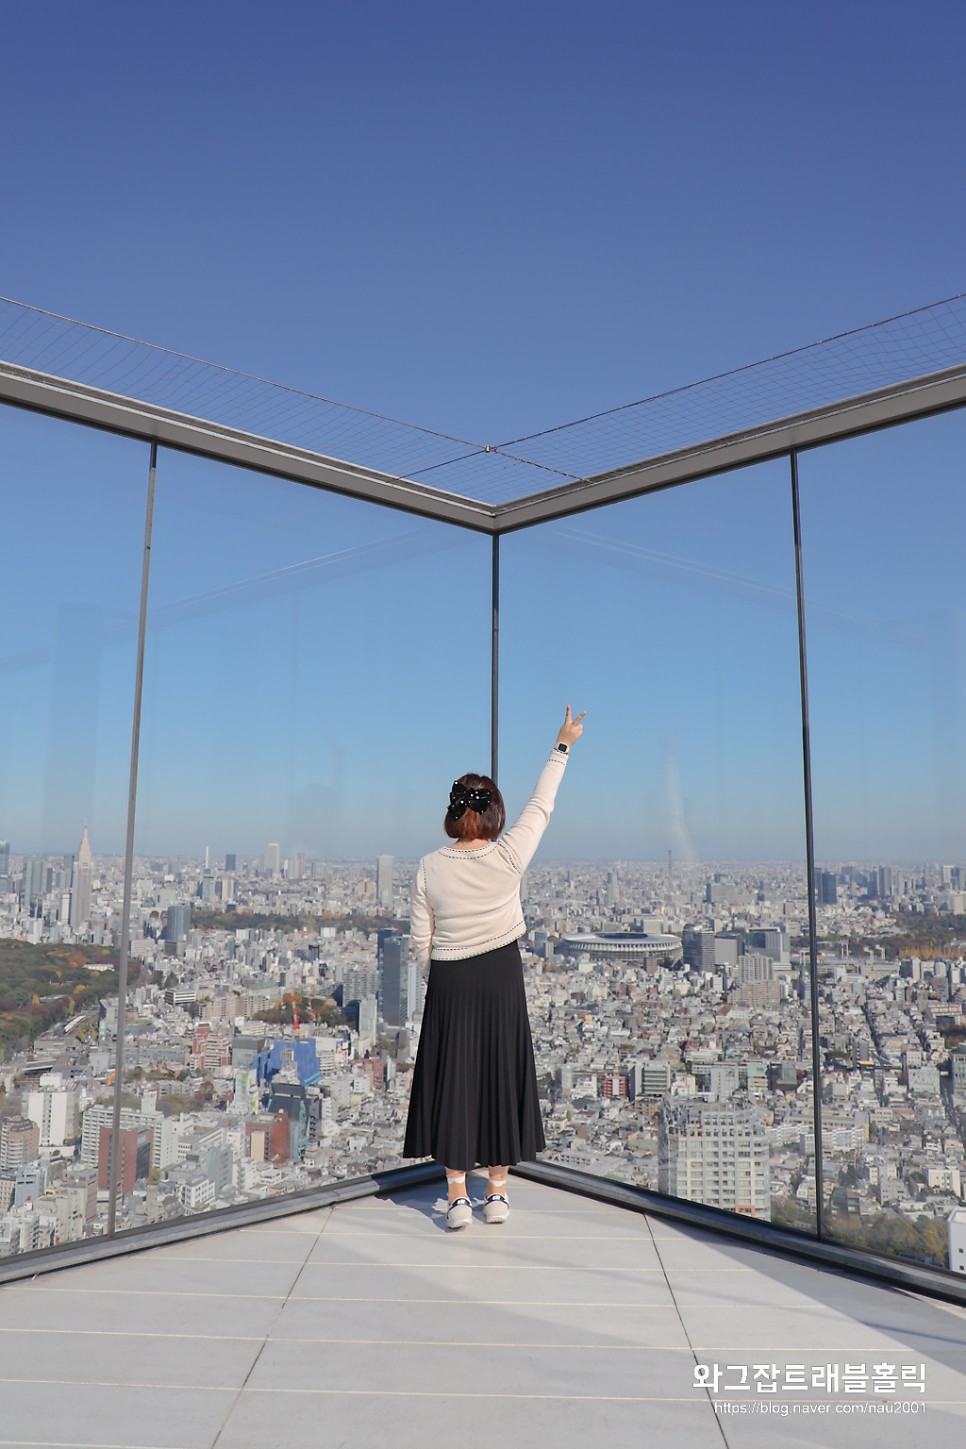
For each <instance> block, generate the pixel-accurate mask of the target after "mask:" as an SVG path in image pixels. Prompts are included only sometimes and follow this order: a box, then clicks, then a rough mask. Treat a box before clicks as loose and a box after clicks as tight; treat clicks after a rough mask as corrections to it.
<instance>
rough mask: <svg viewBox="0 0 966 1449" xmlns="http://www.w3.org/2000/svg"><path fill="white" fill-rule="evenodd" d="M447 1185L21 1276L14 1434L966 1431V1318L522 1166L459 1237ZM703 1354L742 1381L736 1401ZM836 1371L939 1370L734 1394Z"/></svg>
mask: <svg viewBox="0 0 966 1449" xmlns="http://www.w3.org/2000/svg"><path fill="white" fill-rule="evenodd" d="M482 1188H483V1181H482V1179H481V1178H478V1177H477V1178H474V1180H473V1185H472V1189H471V1196H473V1197H474V1199H475V1200H479V1199H480V1198H481V1196H482ZM441 1191H442V1187H441V1185H438V1184H437V1183H435V1182H432V1183H429V1184H426V1185H423V1186H421V1187H415V1188H412V1187H410V1188H407V1189H404V1190H399V1191H393V1192H391V1193H390V1194H387V1195H380V1196H368V1197H364V1198H357V1199H355V1200H353V1201H349V1202H342V1203H340V1204H338V1205H336V1206H331V1207H324V1208H317V1209H314V1210H311V1211H307V1212H304V1213H300V1214H298V1215H296V1216H292V1217H287V1218H281V1219H275V1220H272V1221H270V1222H266V1223H261V1224H259V1225H257V1226H252V1227H243V1228H234V1229H231V1230H229V1231H224V1232H220V1233H218V1234H215V1235H211V1236H207V1237H200V1238H196V1239H194V1240H191V1241H187V1242H180V1243H175V1244H170V1245H167V1246H163V1247H154V1248H150V1249H146V1250H144V1251H141V1252H135V1253H129V1254H126V1255H125V1256H122V1257H117V1258H114V1259H111V1260H103V1261H99V1262H94V1263H90V1264H87V1265H84V1266H79V1267H72V1268H64V1269H60V1270H57V1271H54V1272H50V1273H47V1274H45V1275H43V1276H40V1277H37V1278H35V1279H34V1280H32V1281H29V1282H17V1283H12V1284H10V1285H8V1286H6V1287H4V1288H3V1289H0V1355H2V1360H0V1361H2V1370H0V1381H2V1390H0V1405H2V1410H0V1445H3V1446H4V1449H26V1446H30V1449H36V1446H39V1445H44V1446H51V1449H68V1446H69V1449H101V1446H105V1449H106V1446H109V1449H122V1446H123V1449H134V1446H137V1449H215V1446H217V1449H255V1446H258V1449H263V1446H265V1445H272V1444H306V1445H312V1446H322V1449H327V1446H335V1445H342V1444H350V1443H351V1444H355V1445H361V1446H370V1445H378V1444H382V1443H387V1444H391V1445H392V1446H393V1449H437V1446H440V1449H441V1446H450V1445H468V1446H472V1449H476V1446H484V1445H485V1446H487V1449H489V1446H500V1449H517V1446H523V1445H526V1446H531V1445H533V1443H534V1442H535V1441H537V1440H538V1439H542V1440H545V1441H549V1440H551V1439H552V1440H553V1442H554V1443H555V1444H556V1445H559V1446H561V1449H577V1446H581V1449H584V1446H588V1445H594V1444H599V1445H607V1446H613V1449H642V1446H649V1445H670V1444H673V1445H676V1446H683V1449H705V1446H707V1449H720V1446H721V1445H722V1443H723V1444H725V1445H729V1446H734V1449H742V1446H745V1445H788V1446H807V1445H822V1446H823V1449H834V1446H839V1445H852V1444H859V1443H865V1442H868V1441H869V1439H870V1438H871V1437H872V1436H874V1438H875V1442H876V1443H877V1445H878V1446H880V1449H891V1446H900V1445H901V1446H902V1449H910V1446H932V1445H937V1446H938V1445H943V1446H948V1445H952V1444H955V1443H957V1442H959V1439H958V1436H959V1435H960V1434H962V1433H964V1431H966V1309H964V1308H961V1307H958V1306H952V1305H948V1304H945V1303H942V1302H937V1301H935V1300H930V1299H926V1298H922V1297H919V1296H917V1295H916V1294H914V1293H910V1292H906V1291H902V1290H898V1289H894V1288H890V1287H882V1286H879V1285H876V1284H873V1283H870V1282H868V1281H865V1280H862V1279H859V1278H853V1277H850V1276H846V1275H844V1274H842V1273H840V1272H837V1271H835V1270H832V1269H826V1268H821V1267H813V1266H810V1265H809V1264H807V1263H801V1262H794V1261H791V1260H789V1259H788V1258H786V1257H784V1256H781V1255H779V1254H776V1253H773V1252H770V1251H768V1250H767V1249H763V1248H758V1247H753V1246H749V1245H746V1244H742V1243H736V1242H730V1241H728V1240H727V1239H725V1238H722V1237H720V1236H718V1235H715V1234H712V1233H710V1232H705V1231H703V1230H701V1229H697V1228H693V1227H686V1226H682V1225H677V1224H673V1223H668V1222H666V1221H664V1220H663V1219H660V1218H656V1217H651V1216H649V1215H646V1214H644V1213H641V1212H637V1211H631V1210H627V1209H624V1208H621V1207H617V1206H613V1205H610V1204H607V1203H604V1202H600V1201H596V1200H594V1199H593V1198H590V1197H585V1196H581V1195H579V1194H576V1193H571V1192H566V1191H560V1190H558V1189H556V1188H554V1187H551V1186H547V1185H545V1184H541V1183H537V1182H533V1181H528V1180H526V1179H525V1178H523V1177H520V1176H518V1175H514V1176H513V1177H511V1181H510V1194H511V1201H512V1204H513V1210H512V1213H511V1217H510V1220H509V1222H508V1223H507V1224H506V1225H504V1226H502V1227H499V1228H497V1227H485V1226H484V1225H483V1223H482V1221H481V1219H480V1218H479V1216H478V1214H477V1215H476V1217H475V1219H474V1222H473V1223H472V1225H471V1226H470V1227H469V1228H468V1229H466V1230H465V1231H463V1232H459V1233H447V1231H446V1229H445V1227H444V1225H443V1217H442V1212H441V1210H440V1208H441V1198H440V1196H439V1194H440V1192H441ZM696 1364H706V1365H710V1366H715V1365H717V1366H718V1367H719V1368H720V1369H721V1370H722V1371H725V1370H727V1374H726V1376H725V1378H724V1379H723V1382H722V1384H721V1386H720V1387H719V1389H718V1392H717V1394H716V1395H712V1394H711V1393H709V1392H708V1391H707V1390H705V1389H702V1388H695V1387H693V1384H694V1378H695V1366H696ZM827 1364H831V1365H835V1366H837V1367H838V1368H839V1370H840V1372H844V1371H845V1368H846V1365H850V1366H852V1367H853V1369H855V1368H856V1367H857V1366H859V1365H862V1366H864V1370H863V1371H864V1372H865V1373H866V1374H867V1375H868V1376H870V1377H871V1375H872V1372H873V1365H876V1364H889V1365H893V1366H895V1373H896V1374H899V1373H900V1370H901V1367H902V1366H906V1367H909V1368H912V1367H913V1366H915V1373H916V1376H917V1377H918V1369H919V1366H920V1365H923V1366H924V1370H925V1372H924V1380H925V1392H924V1393H919V1392H918V1391H916V1390H915V1389H903V1388H901V1387H900V1388H899V1389H898V1390H897V1391H895V1392H893V1393H889V1394H881V1393H876V1392H874V1391H873V1389H872V1388H871V1387H867V1388H865V1389H860V1390H858V1391H855V1392H849V1393H845V1392H842V1391H841V1390H840V1391H839V1392H838V1393H837V1394H832V1395H829V1394H828V1393H827V1392H820V1391H818V1390H816V1389H813V1388H811V1387H809V1388H808V1390H807V1391H806V1392H795V1391H791V1392H789V1391H786V1390H784V1389H781V1388H779V1389H778V1391H776V1393H774V1394H770V1395H766V1394H762V1393H758V1392H756V1390H755V1389H754V1388H752V1389H750V1390H747V1391H745V1392H741V1391H740V1390H732V1391H728V1390H727V1389H726V1387H725V1385H726V1384H734V1383H736V1382H737V1381H738V1379H739V1378H740V1374H739V1372H738V1369H737V1368H735V1367H734V1366H742V1365H744V1366H748V1367H749V1375H748V1377H749V1380H751V1379H752V1378H753V1375H754V1370H755V1368H758V1367H761V1366H763V1365H765V1366H768V1367H771V1366H774V1367H775V1368H776V1369H777V1370H778V1379H777V1382H778V1385H781V1384H783V1383H784V1382H785V1381H786V1373H785V1371H786V1369H788V1368H794V1366H796V1365H798V1366H802V1365H804V1366H805V1367H806V1370H807V1371H808V1372H809V1373H810V1371H811V1369H812V1368H813V1367H818V1368H821V1367H823V1366H824V1365H827ZM729 1366H731V1367H730V1369H729ZM715 1400H717V1403H718V1405H719V1407H718V1408H717V1409H716V1407H715ZM902 1401H906V1402H907V1403H908V1402H910V1401H911V1402H914V1403H916V1404H917V1405H918V1412H908V1411H903V1410H902V1409H901V1407H900V1404H901V1402H902ZM796 1404H797V1405H798V1406H799V1409H798V1412H795V1405H796ZM742 1405H744V1406H745V1407H746V1409H747V1410H748V1412H746V1413H743V1414H742V1413H737V1412H733V1411H732V1410H731V1407H730V1406H735V1407H736V1408H740V1406H742ZM783 1405H787V1408H788V1413H787V1416H786V1417H785V1418H784V1420H783V1421H782V1419H781V1417H780V1415H779V1414H778V1413H776V1412H775V1411H774V1409H775V1406H777V1407H778V1408H781V1407H782V1406H783ZM823 1405H825V1406H827V1407H826V1408H825V1410H824V1411H823V1410H822V1408H821V1406H823ZM882 1405H888V1406H889V1407H890V1408H891V1409H892V1410H894V1411H893V1412H883V1413H877V1414H876V1415H875V1418H874V1420H873V1421H872V1422H870V1415H869V1414H868V1412H863V1406H868V1407H869V1408H878V1407H879V1406H882ZM722 1406H729V1408H728V1411H727V1412H722V1411H721V1407H722ZM755 1406H757V1407H755ZM805 1406H808V1410H809V1412H807V1413H806V1412H803V1409H804V1408H805ZM845 1407H847V1408H848V1409H849V1410H851V1412H843V1408H845Z"/></svg>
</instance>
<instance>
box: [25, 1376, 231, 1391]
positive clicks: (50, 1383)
mask: <svg viewBox="0 0 966 1449" xmlns="http://www.w3.org/2000/svg"><path fill="white" fill-rule="evenodd" d="M0 1384H32V1385H33V1386H34V1387H37V1386H40V1387H43V1388H49V1389H81V1388H83V1389H137V1390H139V1391H140V1390H142V1389H157V1390H158V1391H159V1392H161V1393H168V1392H169V1391H170V1390H172V1389H175V1390H176V1391H177V1392H178V1393H195V1392H197V1393H199V1394H237V1393H239V1392H240V1389H239V1386H238V1384H172V1383H168V1382H163V1381H158V1380H155V1382H154V1383H150V1382H142V1381H140V1380H134V1379H91V1378H82V1379H28V1378H24V1376H23V1375H22V1374H18V1375H17V1377H16V1378H5V1377H3V1376H0Z"/></svg>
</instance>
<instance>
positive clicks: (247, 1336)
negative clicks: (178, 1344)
mask: <svg viewBox="0 0 966 1449" xmlns="http://www.w3.org/2000/svg"><path fill="white" fill-rule="evenodd" d="M0 1333H16V1334H24V1333H37V1334H40V1333H49V1334H54V1333H59V1334H63V1335H64V1337H66V1338H154V1339H161V1340H165V1341H166V1340H168V1339H175V1340H177V1339H190V1340H192V1341H197V1342H200V1343H261V1342H262V1338H263V1335H262V1334H260V1333H151V1332H150V1331H149V1330H144V1329H137V1328H24V1327H23V1326H22V1325H21V1324H10V1325H7V1324H2V1323H0Z"/></svg>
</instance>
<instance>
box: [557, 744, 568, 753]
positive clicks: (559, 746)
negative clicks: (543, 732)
mask: <svg viewBox="0 0 966 1449" xmlns="http://www.w3.org/2000/svg"><path fill="white" fill-rule="evenodd" d="M557 749H558V750H559V751H560V753H561V754H562V755H565V754H566V753H567V746H566V745H564V744H559V745H558V746H557Z"/></svg>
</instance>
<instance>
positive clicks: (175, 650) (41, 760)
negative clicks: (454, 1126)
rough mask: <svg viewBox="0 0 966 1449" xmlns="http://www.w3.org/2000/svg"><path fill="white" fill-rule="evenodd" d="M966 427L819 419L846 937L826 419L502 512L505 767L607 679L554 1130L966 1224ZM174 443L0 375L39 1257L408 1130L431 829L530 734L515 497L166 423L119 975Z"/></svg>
mask: <svg viewBox="0 0 966 1449" xmlns="http://www.w3.org/2000/svg"><path fill="white" fill-rule="evenodd" d="M964 428H966V418H964V415H963V414H962V413H961V412H957V413H952V414H949V415H945V416H940V417H936V418H930V419H927V420H920V421H917V422H913V423H905V424H903V425H901V426H895V427H892V428H890V429H888V430H886V431H883V432H880V433H878V434H875V435H871V436H868V437H865V438H861V439H856V440H853V441H850V442H845V443H836V444H829V445H825V446H823V447H819V448H815V449H813V450H812V451H810V452H808V453H805V454H803V455H802V457H801V458H800V459H799V465H798V466H799V475H800V496H801V524H802V546H803V552H802V561H803V568H804V589H805V601H806V607H805V614H804V624H805V635H806V642H807V663H808V679H809V706H810V710H809V715H808V719H809V721H810V737H811V764H812V780H813V803H814V825H815V851H814V854H815V859H814V861H813V862H812V865H813V866H814V870H813V877H814V883H815V902H814V910H813V915H814V920H815V925H816V930H815V933H814V938H813V935H812V932H811V929H810V911H809V895H808V881H809V874H810V872H809V859H808V847H807V841H806V832H805V811H804V790H803V754H802V739H803V712H802V692H801V678H800V660H799V618H798V611H797V608H796V573H795V549H794V530H793V514H792V490H791V478H790V465H789V459H788V458H787V457H782V458H778V459H773V460H770V461H767V462H762V463H759V464H756V465H754V466H750V467H747V468H744V469H741V470H737V471H734V472H732V473H728V474H722V475H719V476H717V477H715V478H713V479H705V480H702V481H695V482H691V483H688V484H685V485H681V486H679V487H676V488H674V489H671V490H668V491H665V492H659V493H654V494H649V495H645V496H642V497H641V498H638V499H635V500H631V501H625V502H621V503H615V504H613V505H610V506H609V507H606V508H599V509H594V510H592V511H590V512H588V513H586V514H585V515H578V516H575V517H573V518H570V519H567V520H560V521H555V522H552V523H549V522H548V523H543V524H540V525H537V526H534V527H532V528H529V529H522V530H520V531H519V532H516V533H510V534H508V535H506V536H505V537H503V538H502V539H501V540H500V543H499V595H498V599H497V600H496V602H497V603H498V612H499V659H500V666H499V680H498V684H499V721H500V731H499V759H500V765H501V770H500V774H501V785H502V787H503V790H504V794H505V796H506V798H507V804H508V808H509V811H510V813H511V814H512V813H513V811H514V809H515V808H518V807H519V805H521V804H522V803H523V802H524V801H525V799H526V798H527V794H528V792H529V789H530V786H531V785H532V783H533V780H534V778H535V777H536V774H537V772H538V770H539V768H540V766H541V763H542V761H543V759H544V758H545V754H546V749H547V746H548V743H549V740H550V739H551V738H552V731H553V729H554V728H555V726H556V723H557V714H558V713H559V709H560V707H561V706H562V705H563V704H564V703H566V702H568V701H569V702H570V703H571V704H572V705H573V706H574V708H575V709H577V708H586V709H588V711H589V713H588V721H587V732H586V736H585V739H584V740H583V741H581V742H580V743H579V744H578V746H577V747H576V748H575V751H574V758H573V760H572V762H571V764H570V766H569V769H568V774H567V777H566V779H565V781H564V784H563V786H562V788H561V792H560V795H559V799H558V805H557V810H556V812H555V815H554V818H553V820H552V822H551V825H550V829H549V832H548V834H547V836H546V838H545V841H544V844H543V846H542V848H541V851H540V853H539V854H538V856H537V858H536V860H535V861H534V863H533V864H532V866H531V867H530V870H529V871H528V872H527V875H526V878H525V881H524V898H525V908H526V915H527V922H528V934H527V937H526V938H525V941H524V943H523V944H524V947H525V963H526V980H527V990H528V996H529V1002H530V1015H531V1023H532V1032H533V1039H534V1046H535V1051H536V1058H537V1069H538V1079H539V1086H540V1094H541V1103H542V1109H543V1114H544V1125H545V1133H546V1138H547V1148H546V1151H545V1153H544V1154H543V1157H544V1158H545V1159H546V1160H547V1161H548V1162H551V1163H557V1164H561V1165H566V1166H572V1167H577V1168H579V1169H581V1170H584V1171H589V1172H591V1173H594V1174H597V1175H598V1176H600V1177H602V1178H605V1179H608V1180H612V1181H615V1182H618V1183H627V1184H631V1185H634V1186H639V1187H645V1188H648V1189H651V1190H654V1191H656V1192H660V1193H663V1194H666V1195H668V1196H669V1197H673V1198H676V1199H681V1200H685V1201H690V1202H694V1203H701V1204H706V1205H709V1206H712V1207H717V1208H721V1209H724V1210H727V1211H730V1212H734V1213H736V1214H741V1215H743V1216H745V1217H748V1218H754V1219H756V1220H758V1221H761V1222H768V1223H771V1224H773V1225H776V1226H782V1227H787V1228H793V1229H796V1230H798V1231H800V1232H803V1233H807V1234H810V1235H813V1236H814V1235H816V1234H818V1235H820V1236H824V1237H826V1238H828V1239H830V1240H833V1241H835V1242H836V1243H844V1244H847V1245H850V1246H854V1247H856V1248H858V1249H860V1250H870V1251H874V1252H876V1253H879V1254H886V1255H893V1256H898V1257H902V1258H906V1259H910V1260H914V1261H916V1262H922V1263H926V1264H929V1265H931V1266H934V1267H940V1268H950V1269H952V1270H954V1271H955V1270H957V1269H959V1268H960V1265H961V1260H962V1257H963V1253H962V1250H963V1248H964V1247H966V1244H963V1243H960V1241H959V1239H958V1238H957V1236H956V1234H957V1232H962V1231H963V1229H962V1228H961V1227H957V1224H959V1223H961V1221H962V1219H963V1213H962V1209H961V1208H960V1209H959V1211H958V1215H957V1207H958V1204H960V1203H961V1201H962V1189H963V1179H962V1174H963V1172H964V1170H966V1169H964V1165H963V1164H964V1160H966V1141H964V1131H966V1128H964V1123H966V1049H963V1044H964V1043H966V841H964V839H963V831H964V826H963V821H964V819H966V812H964V806H966V766H964V764H963V752H962V749H961V744H960V741H961V739H962V733H963V732H962V729H961V727H960V726H961V724H962V716H963V713H964V707H966V651H964V640H966V626H964V624H963V610H962V608H961V607H960V603H959V594H960V592H961V590H960V587H959V584H958V569H957V562H958V560H957V558H956V548H957V545H958V538H959V536H960V533H961V532H962V528H961V516H960V515H961V512H962V503H961V501H960V493H959V491H958V488H957V472H956V470H957V467H958V461H957V460H958V457H959V454H960V443H961V441H962V434H963V431H964ZM148 453H149V450H148V447H147V445H146V444H144V443H140V442H134V441H131V440H129V439H122V438H118V437H115V436H112V435H109V434H106V433H97V432H94V431H91V430H89V429H85V428H83V427H82V426H79V425H74V424H69V423H66V422H62V421H56V420H53V419H50V418H46V417H41V416H38V415H35V414H29V413H25V412H20V411H18V410H16V409H14V408H11V407H7V406H4V407H3V408H2V409H0V465H2V470H3V472H2V477H3V483H2V486H3V508H4V529H3V533H2V537H0V555H2V567H3V578H4V581H5V584H6V591H7V599H8V609H7V611H6V616H5V624H6V627H5V630H4V637H3V645H2V648H0V1087H2V1092H0V1257H9V1256H15V1255H18V1254H22V1253H28V1252H31V1251H35V1250H38V1249H44V1248H47V1247H50V1246H52V1245H54V1244H58V1243H68V1242H71V1241H77V1240H79V1239H82V1238H85V1237H93V1236H97V1235H103V1234H105V1233H106V1232H107V1231H108V1229H109V1226H110V1225H111V1222H112V1218H113V1227H114V1230H115V1231H117V1232H125V1231H127V1230H130V1229H133V1228H137V1227H142V1226H145V1225H148V1224H152V1223H161V1222H164V1221H167V1220H173V1219H176V1218H181V1217H184V1216H186V1215H194V1214H199V1213H207V1212H211V1211H213V1210H218V1209H220V1208H227V1207H230V1206H233V1205H237V1204H239V1203H247V1202H254V1201H258V1200H260V1199H264V1198H271V1197H275V1196H281V1195H287V1194H290V1193H292V1192H297V1191H300V1190H302V1189H307V1188H311V1187H313V1186H316V1185H318V1184H324V1183H334V1182H338V1181H339V1180H341V1179H345V1178H355V1177H358V1176H361V1175H365V1174H366V1173H371V1172H379V1171H384V1170H386V1169H390V1168H392V1167H396V1166H400V1165H402V1164H403V1162H404V1159H403V1158H402V1156H401V1149H402V1142H403V1132H404V1127H405V1120H406V1112H407V1105H408V1093H409V1083H410V1079H411V1069H412V1064H413V1061H414V1058H415V1054H416V1052H417V1050H418V1042H419V1029H420V1023H421V1008H422V995H423V986H422V981H421V978H420V976H419V974H418V972H417V971H416V969H415V966H414V964H413V963H412V962H410V960H409V952H408V939H407V929H408V898H409V886H410V882H411V879H412V871H413V867H414V863H415V861H416V860H417V859H418V857H419V856H420V855H421V854H423V853H425V852H426V851H428V850H431V849H433V848H435V847H436V846H437V845H438V844H440V843H442V837H441V833H440V825H441V816H442V811H443V809H444V807H445V800H446V794H447V790H448V786H449V783H450V781H451V780H452V779H453V778H454V777H455V776H456V775H458V774H460V773H462V772H463V771H465V770H467V769H480V770H485V769H488V767H489V761H490V757H491V756H490V750H491V740H490V719H491V706H492V687H493V685H494V682H495V681H494V680H493V678H492V676H491V647H492V643H493V639H492V632H491V630H492V622H493V612H494V611H493V603H494V599H493V597H492V595H491V581H492V578H493V573H492V543H491V539H490V538H489V537H487V536H485V535H483V534H480V533H473V532H469V531H467V530H465V529H461V528H457V527H455V526H450V525H447V524H444V523H441V522H437V521H433V520H427V519H422V518H417V517H414V516H412V515H410V514H408V513H403V512H400V511H397V510H394V509H390V508H386V507H382V506H378V505H377V504H375V503H371V502H365V501H361V500H358V499H352V498H346V497H342V496H339V495H338V494H336V493H332V492H326V491H324V490H322V489H316V488H309V487H305V486H303V485H301V484H297V483H294V482H288V481H286V480H283V479H279V478H269V477H268V476H265V475H262V474H257V473H254V472H250V471H245V470H242V469H239V468H235V467H232V466H230V465H228V464H227V463H219V462H214V461H204V460H199V459H197V458H194V457H191V456H189V455H186V454H181V453H176V452H173V451H168V450H166V449H164V448H161V449H159V450H158V453H157V472H156V482H155V492H154V507H153V516H152V520H151V522H152V534H151V551H150V578H149V587H148V604H147V618H146V632H145V638H144V675H143V681H144V682H143V694H142V699H141V715H140V721H141V724H140V737H139V748H140V765H139V771H138V777H137V811H136V832H135V837H134V852H133V861H132V867H131V879H130V895H131V917H130V967H129V981H128V990H127V997H126V1001H125V1003H124V1011H123V1021H119V1003H118V979H117V972H118V965H119V961H120V954H121V952H120V948H121V939H122V934H123V932H122V926H123V921H122V917H123V899H124V887H125V880H124V874H125V872H124V845H125V830H126V822H127V810H128V771H129V763H130V747H131V727H132V718H133V714H132V711H133V704H134V685H135V673H136V660H137V650H138V606H139V597H140V590H141V583H142V563H143V560H144V537H145V514H146V503H147V478H148ZM813 963H814V966H815V982H814V987H815V991H816V993H817V998H818V1004H819V1018H818V1022H817V1023H814V1022H813V1020H812V1008H811V1002H812V990H813V982H812V964H813ZM121 1028H123V1045H124V1052H123V1070H122V1071H121V1072H120V1074H118V1073H117V1072H116V1070H115V1052H116V1045H117V1036H118V1031H119V1029H121ZM816 1057H817V1059H818V1062H819V1064H820V1068H821V1072H820V1082H819V1084H818V1088H817V1092H818V1102H816V1100H815V1096H816V1083H815V1079H814V1077H815V1074H814V1070H813V1062H814V1061H815V1059H816ZM118 1108H119V1135H118V1141H117V1142H116V1143H114V1141H113V1132H114V1121H115V1111H116V1109H118ZM817 1125H818V1127H819V1131H818V1132H817V1131H816V1127H817ZM112 1149H113V1154H112ZM112 1155H113V1160H114V1163H115V1169H116V1179H115V1183H114V1188H115V1191H114V1192H113V1193H112V1190H111V1182H110V1176H111V1162H112ZM112 1204H113V1208H112Z"/></svg>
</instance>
